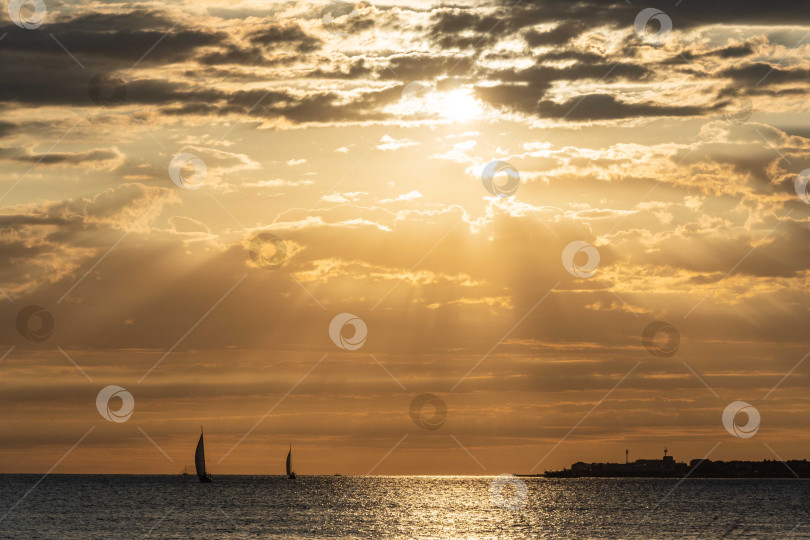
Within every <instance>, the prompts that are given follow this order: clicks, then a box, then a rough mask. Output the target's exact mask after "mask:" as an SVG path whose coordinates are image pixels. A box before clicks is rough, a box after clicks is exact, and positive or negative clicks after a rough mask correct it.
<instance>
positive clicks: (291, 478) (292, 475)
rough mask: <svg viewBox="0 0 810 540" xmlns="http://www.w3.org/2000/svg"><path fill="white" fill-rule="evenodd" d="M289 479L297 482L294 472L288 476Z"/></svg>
mask: <svg viewBox="0 0 810 540" xmlns="http://www.w3.org/2000/svg"><path fill="white" fill-rule="evenodd" d="M287 478H289V479H290V480H295V473H294V472H293V473H290V474H288V475H287Z"/></svg>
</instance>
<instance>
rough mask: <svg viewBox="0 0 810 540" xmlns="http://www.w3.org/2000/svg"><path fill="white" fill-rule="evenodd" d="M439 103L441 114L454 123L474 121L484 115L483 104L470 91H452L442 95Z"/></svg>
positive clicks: (438, 109)
mask: <svg viewBox="0 0 810 540" xmlns="http://www.w3.org/2000/svg"><path fill="white" fill-rule="evenodd" d="M437 101H438V103H437V104H436V105H437V107H436V109H437V111H438V112H439V114H440V115H441V116H442V117H443V118H446V119H448V120H452V121H453V122H466V121H468V120H474V119H476V118H478V117H480V116H481V114H482V113H483V109H482V107H481V102H480V101H478V100H477V99H475V97H473V95H472V93H471V92H470V90H465V89H459V90H452V91H450V92H446V93H444V94H442V95H441V97H439V98H438V100H437Z"/></svg>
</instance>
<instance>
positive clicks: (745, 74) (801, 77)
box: [718, 63, 810, 87]
mask: <svg viewBox="0 0 810 540" xmlns="http://www.w3.org/2000/svg"><path fill="white" fill-rule="evenodd" d="M718 75H719V76H721V77H728V78H730V79H732V80H734V82H736V83H738V84H741V85H746V86H757V87H759V86H768V85H775V84H786V83H796V82H803V83H806V82H807V81H809V80H810V69H807V68H794V69H786V68H782V67H779V66H772V65H770V64H764V63H756V64H748V65H745V66H740V67H736V66H735V67H732V68H728V69H726V70H723V71H721V72H720V73H719V74H718Z"/></svg>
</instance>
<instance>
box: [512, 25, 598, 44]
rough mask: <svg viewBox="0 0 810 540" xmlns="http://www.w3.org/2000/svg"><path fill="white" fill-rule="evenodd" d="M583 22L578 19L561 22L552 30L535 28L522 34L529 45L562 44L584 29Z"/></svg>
mask: <svg viewBox="0 0 810 540" xmlns="http://www.w3.org/2000/svg"><path fill="white" fill-rule="evenodd" d="M586 28H587V27H586V26H585V24H584V23H582V22H579V21H573V22H563V23H561V24H560V25H559V26H557V27H556V28H554V29H553V30H548V31H546V32H538V31H537V30H529V31H528V32H526V34H525V35H524V38H525V39H526V43H528V44H529V46H530V47H539V46H541V45H564V44H565V43H567V42H568V41H569V40H571V38H574V37H576V36H578V35H579V34H581V33H582V32H583V31H584V30H586Z"/></svg>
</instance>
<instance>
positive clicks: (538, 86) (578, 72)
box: [476, 59, 650, 119]
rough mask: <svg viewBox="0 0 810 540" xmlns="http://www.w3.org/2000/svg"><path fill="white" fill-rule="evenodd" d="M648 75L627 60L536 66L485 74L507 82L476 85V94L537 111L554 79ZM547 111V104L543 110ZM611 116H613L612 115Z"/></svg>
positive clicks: (609, 79)
mask: <svg viewBox="0 0 810 540" xmlns="http://www.w3.org/2000/svg"><path fill="white" fill-rule="evenodd" d="M540 61H542V59H541V60H540ZM649 76H650V71H649V70H648V69H647V68H645V67H643V66H639V65H636V64H630V63H617V64H613V65H608V64H605V63H602V62H599V63H594V64H585V63H580V64H575V65H573V66H571V67H567V68H550V67H545V66H541V65H537V66H533V67H531V68H528V69H524V70H520V71H508V70H503V71H499V72H495V73H491V74H489V75H488V78H489V79H490V80H498V81H502V82H504V83H507V84H498V85H492V86H478V87H477V88H476V94H477V95H478V96H479V97H480V98H481V99H483V100H484V101H487V102H488V103H490V104H492V105H494V106H497V107H506V108H511V109H514V110H518V111H521V112H525V113H529V114H533V113H537V112H538V110H539V108H540V105H539V103H540V102H541V101H542V100H543V97H544V96H545V94H546V92H547V91H548V90H549V89H550V88H551V86H552V84H553V83H554V82H556V81H576V80H583V79H591V80H598V81H600V82H602V81H603V82H605V83H610V82H612V81H615V80H619V79H625V80H630V81H641V80H645V79H647V78H648V77H649ZM603 104H604V103H603ZM549 110H550V109H549V108H548V107H547V106H546V112H549ZM612 110H613V111H614V112H615V111H618V110H619V109H617V108H616V107H612ZM611 118H613V117H612V116H611ZM572 119H573V118H572Z"/></svg>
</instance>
